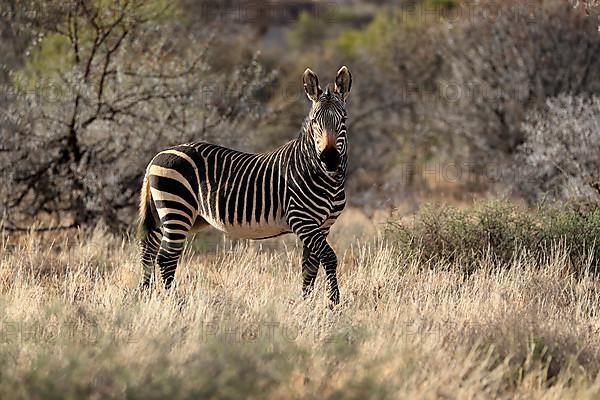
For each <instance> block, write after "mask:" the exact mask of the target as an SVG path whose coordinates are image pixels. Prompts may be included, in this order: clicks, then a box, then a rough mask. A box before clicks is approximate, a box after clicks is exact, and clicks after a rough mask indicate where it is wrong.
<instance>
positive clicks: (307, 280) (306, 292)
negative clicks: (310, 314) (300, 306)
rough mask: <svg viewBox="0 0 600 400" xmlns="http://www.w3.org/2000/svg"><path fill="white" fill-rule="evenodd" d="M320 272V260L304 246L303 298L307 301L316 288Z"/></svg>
mask: <svg viewBox="0 0 600 400" xmlns="http://www.w3.org/2000/svg"><path fill="white" fill-rule="evenodd" d="M318 271H319V258H318V257H317V256H316V255H314V254H313V253H311V252H310V250H309V249H308V247H306V246H304V250H303V251H302V296H303V297H304V298H305V299H306V298H308V297H309V296H310V294H311V293H312V291H313V289H314V287H315V280H316V278H317V272H318Z"/></svg>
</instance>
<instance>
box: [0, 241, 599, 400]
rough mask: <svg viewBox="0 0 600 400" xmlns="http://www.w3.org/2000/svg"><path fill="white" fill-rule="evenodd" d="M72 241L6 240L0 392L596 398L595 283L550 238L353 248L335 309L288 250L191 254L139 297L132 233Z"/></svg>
mask: <svg viewBox="0 0 600 400" xmlns="http://www.w3.org/2000/svg"><path fill="white" fill-rule="evenodd" d="M339 234H340V232H338V235H339ZM79 236H80V237H79V238H75V239H73V238H71V239H70V242H67V240H66V239H57V240H56V241H55V242H54V244H53V245H50V244H48V241H47V240H42V239H40V238H36V237H34V236H28V237H25V238H23V239H22V240H21V242H20V244H18V245H14V244H11V245H9V242H10V240H9V239H8V238H4V239H3V244H2V256H1V259H0V263H1V264H0V307H1V311H2V325H1V327H0V328H1V330H0V334H1V336H0V398H23V399H36V398H81V397H84V396H85V397H91V398H106V397H115V398H140V399H147V398H190V397H192V398H232V399H233V398H273V399H288V398H315V399H323V398H331V399H337V398H356V399H364V398H489V397H497V398H523V399H525V398H555V399H564V398H597V397H598V396H599V395H600V380H599V379H598V378H596V377H597V373H598V370H599V368H600V335H599V334H598V329H599V328H600V320H599V317H598V311H599V310H598V307H599V304H600V303H599V301H598V291H599V289H600V285H599V284H598V282H597V279H595V278H594V277H593V276H590V275H589V274H579V276H578V277H574V275H570V274H569V273H568V272H565V271H567V269H566V268H565V263H566V261H565V256H564V252H563V251H562V250H561V249H560V247H557V248H556V250H555V251H553V252H552V254H548V255H547V257H546V259H545V260H544V261H539V262H535V261H534V260H532V258H531V257H527V256H523V257H515V258H514V261H513V262H512V265H511V268H509V269H501V270H498V269H491V268H488V267H487V263H486V260H485V257H482V259H481V266H480V268H478V269H476V270H475V271H474V272H472V273H471V274H469V275H465V274H464V272H461V268H454V267H456V266H452V265H447V266H442V268H434V269H431V268H423V265H422V261H420V259H419V257H418V254H417V255H416V256H415V254H411V255H408V254H406V255H405V256H403V254H402V253H401V252H400V253H399V250H398V248H395V247H393V245H392V244H389V243H386V242H385V241H383V240H371V241H370V242H368V244H366V242H364V243H363V244H355V245H353V246H349V247H347V249H346V250H345V253H344V254H343V256H342V255H340V260H341V266H340V287H341V291H342V297H343V299H342V300H343V302H342V304H341V305H340V306H339V307H338V308H336V309H334V310H330V309H329V307H328V304H327V301H326V296H325V295H324V288H323V286H322V284H323V283H322V276H320V277H319V280H318V282H319V285H320V286H318V287H317V289H316V291H317V296H316V297H315V298H314V299H312V300H309V301H303V300H301V297H300V273H299V266H298V260H299V251H298V249H297V248H296V247H295V246H294V245H293V244H292V245H287V246H283V245H281V246H279V248H277V249H272V248H269V249H266V250H265V249H264V248H263V250H262V251H259V249H258V246H257V245H252V244H251V245H248V244H240V245H237V246H234V247H233V248H232V249H230V250H223V249H221V250H219V251H216V252H214V253H212V254H208V255H206V254H204V255H203V254H198V253H195V252H194V253H193V252H188V253H186V254H185V256H184V258H183V260H182V265H181V266H180V268H179V270H178V286H177V287H176V288H175V290H172V291H171V292H169V293H165V292H164V291H161V290H159V291H158V292H157V293H154V294H152V295H150V296H141V295H139V294H138V293H137V292H136V291H135V290H134V288H135V287H136V285H137V283H138V280H139V278H140V267H139V265H138V262H137V254H138V251H137V248H136V246H135V243H134V242H132V241H130V240H128V239H118V238H113V237H109V236H107V235H106V234H105V233H103V232H102V231H101V230H97V231H96V232H93V233H89V234H81V235H79ZM292 243H293V242H292ZM67 249H68V250H67Z"/></svg>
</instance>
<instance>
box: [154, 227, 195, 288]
mask: <svg viewBox="0 0 600 400" xmlns="http://www.w3.org/2000/svg"><path fill="white" fill-rule="evenodd" d="M163 227H164V229H163V238H162V241H161V243H160V250H158V257H157V261H158V267H159V269H160V274H161V276H162V280H163V283H164V285H165V288H166V289H169V288H170V287H171V285H172V284H173V280H174V279H175V270H176V269H177V263H178V261H179V258H180V257H181V253H183V248H184V246H185V240H186V237H187V234H188V231H189V229H184V228H183V226H181V225H177V226H176V229H173V228H169V223H168V222H167V223H165V224H163Z"/></svg>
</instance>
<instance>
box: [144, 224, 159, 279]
mask: <svg viewBox="0 0 600 400" xmlns="http://www.w3.org/2000/svg"><path fill="white" fill-rule="evenodd" d="M161 240H162V233H161V231H160V229H159V228H155V229H153V230H151V231H149V232H148V233H147V234H146V237H144V239H143V240H142V265H143V272H142V282H141V284H140V289H142V290H145V289H148V288H150V285H151V284H152V278H153V277H154V265H155V262H156V256H157V254H158V250H159V248H160V243H161Z"/></svg>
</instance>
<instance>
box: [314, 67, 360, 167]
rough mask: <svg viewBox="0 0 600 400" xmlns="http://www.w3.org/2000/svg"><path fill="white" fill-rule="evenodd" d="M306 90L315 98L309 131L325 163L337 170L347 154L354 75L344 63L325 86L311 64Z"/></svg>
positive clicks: (322, 162)
mask: <svg viewBox="0 0 600 400" xmlns="http://www.w3.org/2000/svg"><path fill="white" fill-rule="evenodd" d="M303 80H304V90H305V91H306V94H307V96H308V98H309V99H310V100H311V101H312V107H311V110H310V113H309V115H308V124H309V126H308V128H309V129H308V132H309V133H310V135H311V138H312V142H313V144H314V146H315V150H316V153H317V155H318V158H319V160H320V163H321V165H322V166H323V167H324V168H325V169H326V170H327V171H328V172H335V171H336V170H337V169H338V167H339V166H340V163H341V162H342V160H343V159H344V158H345V155H346V118H347V113H346V99H347V98H348V94H349V92H350V87H351V86H352V75H350V71H349V70H348V68H347V67H345V66H344V67H342V68H340V70H339V71H338V73H337V76H336V77H335V82H334V83H333V84H330V85H327V87H326V89H325V90H322V89H321V87H320V86H319V78H317V75H316V74H315V73H314V72H313V71H311V70H310V68H307V69H306V71H304V78H303Z"/></svg>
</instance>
